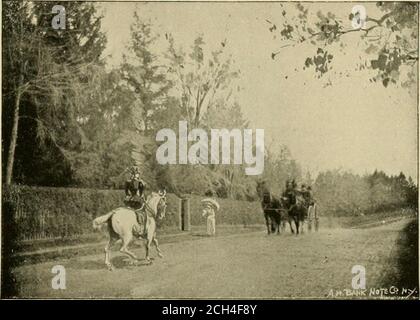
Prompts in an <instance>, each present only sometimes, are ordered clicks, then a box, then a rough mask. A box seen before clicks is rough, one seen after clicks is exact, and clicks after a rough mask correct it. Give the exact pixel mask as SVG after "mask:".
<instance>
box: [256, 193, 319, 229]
mask: <svg viewBox="0 0 420 320" xmlns="http://www.w3.org/2000/svg"><path fill="white" fill-rule="evenodd" d="M261 206H262V209H263V211H264V218H265V221H266V225H267V234H271V233H277V234H280V230H281V231H283V232H284V231H285V230H286V224H287V223H288V224H289V226H290V231H291V232H292V233H295V234H296V235H298V234H299V233H300V232H302V233H303V225H304V223H305V221H306V220H308V230H309V231H311V229H312V221H313V220H314V222H315V231H318V227H319V219H318V213H317V206H316V203H315V202H310V203H308V201H306V199H305V198H304V197H303V196H302V195H301V194H299V193H297V194H295V196H294V199H293V200H292V201H291V200H290V199H289V198H288V197H285V196H282V197H280V198H277V197H275V196H273V195H272V194H271V193H270V192H265V193H264V194H263V197H262V201H261ZM293 224H294V226H295V229H294V228H293Z"/></svg>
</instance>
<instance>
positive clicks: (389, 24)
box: [267, 2, 419, 87]
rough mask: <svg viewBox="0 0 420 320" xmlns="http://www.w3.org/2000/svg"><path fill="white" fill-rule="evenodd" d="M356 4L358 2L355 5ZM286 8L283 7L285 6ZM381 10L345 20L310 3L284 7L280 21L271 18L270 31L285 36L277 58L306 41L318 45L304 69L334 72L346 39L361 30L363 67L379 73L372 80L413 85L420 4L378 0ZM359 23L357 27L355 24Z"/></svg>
mask: <svg viewBox="0 0 420 320" xmlns="http://www.w3.org/2000/svg"><path fill="white" fill-rule="evenodd" d="M355 5H356V3H355ZM281 6H283V5H282V4H281ZM376 7H377V10H375V11H377V12H374V13H372V14H371V13H370V12H369V10H367V12H366V14H367V16H366V18H365V19H363V12H362V10H356V12H355V13H351V12H349V14H348V19H347V20H345V19H342V18H341V16H338V14H337V13H336V12H329V11H327V12H324V11H317V12H316V13H315V12H311V11H310V9H309V8H308V5H307V4H301V3H297V4H296V6H295V8H293V9H292V8H289V7H288V8H284V10H283V11H282V16H281V17H279V18H278V19H279V21H278V22H277V21H269V20H267V22H268V23H269V25H270V27H269V31H270V32H271V33H273V35H275V38H276V39H277V40H276V41H278V40H280V43H279V50H278V51H277V52H273V53H272V55H271V57H272V58H273V59H276V57H277V56H279V55H281V53H282V51H283V50H284V49H285V48H287V47H295V48H298V47H299V46H301V45H303V44H310V45H312V46H313V47H314V49H313V50H314V51H313V54H312V55H310V56H308V57H307V58H306V60H305V61H302V66H303V69H311V70H313V72H314V73H315V75H316V76H317V77H322V76H324V75H326V74H329V73H331V70H332V68H333V65H334V58H335V56H336V55H337V54H345V52H346V50H347V45H346V38H348V37H350V36H351V35H354V34H357V36H358V37H359V43H361V44H362V47H363V50H364V52H363V53H362V54H361V55H363V58H361V57H360V59H359V62H357V63H356V66H355V67H356V69H357V70H363V69H370V70H373V72H374V73H375V75H374V76H372V77H371V79H370V81H372V82H380V83H382V85H383V86H384V87H387V86H388V85H390V84H401V86H404V87H408V86H410V85H412V84H413V83H414V82H415V81H416V75H417V66H418V65H417V63H418V12H419V5H418V3H415V2H378V3H377V4H376ZM352 21H355V22H356V24H355V26H356V27H354V26H352V24H351V22H352Z"/></svg>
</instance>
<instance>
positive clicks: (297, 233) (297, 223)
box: [294, 217, 299, 235]
mask: <svg viewBox="0 0 420 320" xmlns="http://www.w3.org/2000/svg"><path fill="white" fill-rule="evenodd" d="M294 220H295V226H296V235H299V217H296V218H295V219H294Z"/></svg>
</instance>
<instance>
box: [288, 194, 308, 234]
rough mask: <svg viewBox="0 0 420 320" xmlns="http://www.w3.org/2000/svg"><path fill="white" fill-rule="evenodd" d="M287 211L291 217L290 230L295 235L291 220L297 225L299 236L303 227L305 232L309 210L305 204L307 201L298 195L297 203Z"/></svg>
mask: <svg viewBox="0 0 420 320" xmlns="http://www.w3.org/2000/svg"><path fill="white" fill-rule="evenodd" d="M287 211H288V216H289V223H290V229H291V230H292V233H294V231H293V229H292V225H291V222H290V219H291V220H293V221H294V223H295V226H296V235H298V234H299V230H300V228H301V227H302V232H303V223H304V222H305V219H306V218H307V213H308V208H307V206H306V204H305V199H304V198H303V197H302V196H301V195H296V202H295V203H294V204H292V205H290V206H289V207H288V210H287Z"/></svg>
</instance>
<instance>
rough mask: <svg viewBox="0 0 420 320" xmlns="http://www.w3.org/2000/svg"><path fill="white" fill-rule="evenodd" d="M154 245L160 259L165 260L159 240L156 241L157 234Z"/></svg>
mask: <svg viewBox="0 0 420 320" xmlns="http://www.w3.org/2000/svg"><path fill="white" fill-rule="evenodd" d="M153 243H154V244H155V246H156V251H157V253H158V256H159V257H160V258H163V254H162V251H161V250H160V248H159V241H158V239H156V233H155V235H154V236H153Z"/></svg>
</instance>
